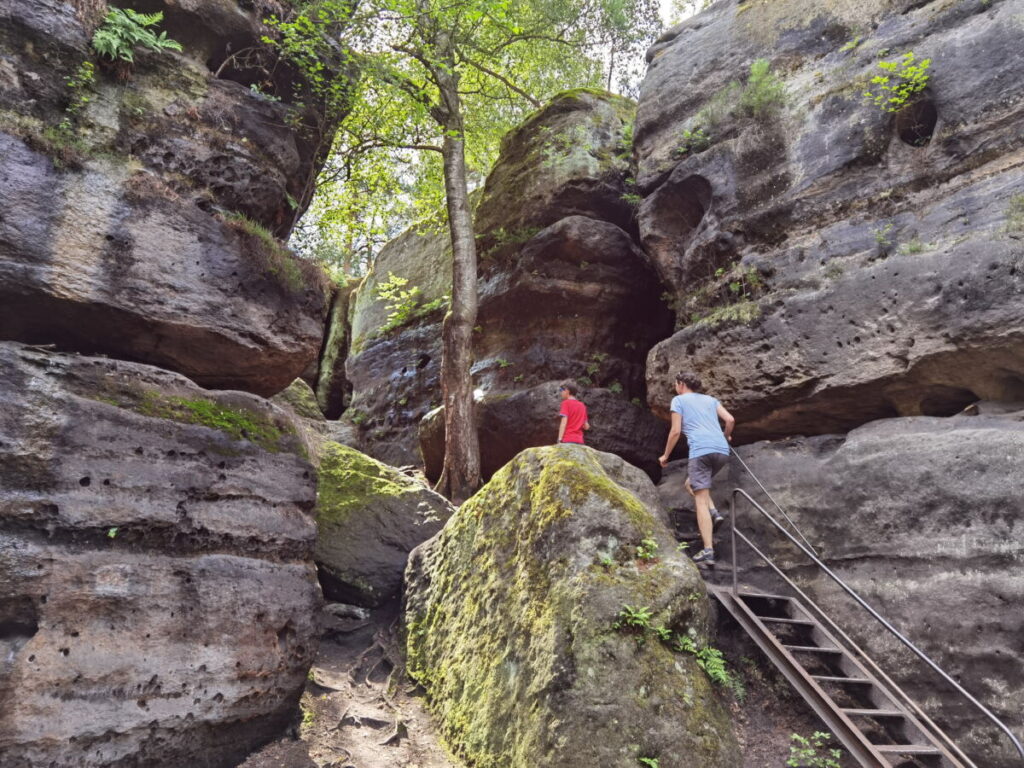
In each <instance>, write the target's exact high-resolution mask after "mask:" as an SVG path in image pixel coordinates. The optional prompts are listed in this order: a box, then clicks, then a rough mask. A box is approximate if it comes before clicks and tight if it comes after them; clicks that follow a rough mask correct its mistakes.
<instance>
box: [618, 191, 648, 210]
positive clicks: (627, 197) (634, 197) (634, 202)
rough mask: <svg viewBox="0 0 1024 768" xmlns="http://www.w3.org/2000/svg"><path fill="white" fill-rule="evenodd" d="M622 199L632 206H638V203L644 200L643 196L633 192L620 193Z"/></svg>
mask: <svg viewBox="0 0 1024 768" xmlns="http://www.w3.org/2000/svg"><path fill="white" fill-rule="evenodd" d="M622 200H623V202H624V203H626V204H627V205H629V206H631V207H632V208H639V207H640V203H642V202H643V201H644V199H643V197H641V196H640V195H638V194H637V193H635V192H626V193H625V194H623V195H622Z"/></svg>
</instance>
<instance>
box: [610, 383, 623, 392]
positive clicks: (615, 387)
mask: <svg viewBox="0 0 1024 768" xmlns="http://www.w3.org/2000/svg"><path fill="white" fill-rule="evenodd" d="M608 391H609V392H611V393H612V394H613V395H621V394H622V392H623V386H622V382H621V381H613V382H612V383H611V384H609V385H608Z"/></svg>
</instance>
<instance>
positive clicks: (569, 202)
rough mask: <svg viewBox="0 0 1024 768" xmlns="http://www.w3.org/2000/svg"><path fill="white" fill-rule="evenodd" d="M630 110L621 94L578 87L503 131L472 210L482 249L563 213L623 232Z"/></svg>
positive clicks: (629, 215) (628, 220)
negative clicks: (480, 192)
mask: <svg viewBox="0 0 1024 768" xmlns="http://www.w3.org/2000/svg"><path fill="white" fill-rule="evenodd" d="M635 114H636V104H634V103H633V102H632V101H630V100H629V99H625V98H622V97H621V96H614V95H612V94H610V93H607V92H605V91H599V90H593V89H587V88H578V89H576V90H574V91H567V92H565V93H562V94H559V95H557V96H555V97H554V98H553V99H552V100H551V102H550V103H549V104H547V105H545V106H544V107H542V108H541V109H539V110H537V111H536V112H535V113H534V114H532V115H531V116H530V117H529V118H527V120H526V121H525V122H524V123H523V124H522V125H520V126H519V127H518V128H516V129H515V130H514V131H511V132H509V133H508V134H507V135H506V136H505V137H504V138H503V139H502V143H501V153H500V155H499V157H498V161H497V163H496V164H495V166H494V169H493V170H492V171H491V173H490V175H489V176H488V177H487V183H486V185H485V186H484V193H483V198H482V199H481V201H480V206H479V207H478V209H477V213H476V226H477V232H479V233H481V237H482V241H483V243H484V247H485V248H487V247H494V246H497V247H500V246H501V245H503V244H506V243H509V242H514V241H516V240H518V241H520V242H522V240H523V239H525V238H526V237H528V236H529V235H530V234H531V233H532V232H536V231H538V230H539V229H542V228H544V227H547V226H549V225H551V224H554V223H555V222H556V221H558V220H559V219H561V218H564V217H566V216H587V217H589V218H594V219H600V220H602V221H608V222H611V223H613V224H616V225H618V226H619V227H621V228H623V229H629V228H630V227H631V225H632V221H633V208H632V206H631V205H630V204H629V203H628V202H627V201H626V200H624V199H623V197H622V195H623V193H624V192H626V188H627V184H626V178H627V177H628V176H629V175H630V160H631V146H630V135H631V131H632V125H633V119H634V117H635ZM498 230H501V233H500V234H499V233H498Z"/></svg>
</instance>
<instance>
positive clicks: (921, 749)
mask: <svg viewBox="0 0 1024 768" xmlns="http://www.w3.org/2000/svg"><path fill="white" fill-rule="evenodd" d="M874 748H875V749H876V750H878V751H879V752H881V753H882V754H884V755H941V754H942V750H940V749H938V748H937V747H933V746H931V745H930V744H875V745H874Z"/></svg>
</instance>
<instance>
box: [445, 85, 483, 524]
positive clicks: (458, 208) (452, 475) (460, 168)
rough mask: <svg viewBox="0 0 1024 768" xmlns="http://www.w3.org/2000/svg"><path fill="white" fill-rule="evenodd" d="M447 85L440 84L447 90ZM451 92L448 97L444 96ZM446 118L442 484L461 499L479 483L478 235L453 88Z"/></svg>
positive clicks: (468, 494)
mask: <svg viewBox="0 0 1024 768" xmlns="http://www.w3.org/2000/svg"><path fill="white" fill-rule="evenodd" d="M446 90H447V89H442V91H446ZM446 97H447V98H446ZM442 100H443V101H444V102H446V106H447V108H448V109H447V110H446V112H447V115H446V117H447V119H446V123H447V125H446V126H445V128H446V130H445V137H444V144H443V145H442V148H441V149H442V154H443V156H444V186H445V195H446V198H447V202H448V226H449V228H450V230H451V239H452V306H451V311H450V312H448V314H447V315H446V316H445V319H444V330H443V334H442V341H443V350H444V351H443V354H442V357H441V392H442V394H443V396H444V425H445V448H444V470H443V473H442V475H441V480H440V481H439V482H438V488H439V490H440V491H441V492H442V493H444V494H445V495H446V496H448V498H450V499H451V500H452V501H453V502H454V503H456V504H461V503H462V502H463V501H465V500H466V499H468V498H469V497H470V496H471V495H473V493H474V492H476V490H477V488H479V487H480V440H479V436H478V435H477V432H476V422H475V420H474V418H473V378H472V376H471V375H470V367H471V366H472V363H473V327H474V326H475V325H476V317H477V275H476V240H475V238H474V235H473V217H472V214H471V212H470V210H469V191H468V187H467V185H466V153H465V143H464V141H463V138H462V136H463V133H462V115H461V112H460V109H461V105H460V104H459V101H458V92H457V90H456V89H455V88H454V84H453V87H452V90H451V91H450V92H448V93H447V94H443V96H442Z"/></svg>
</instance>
